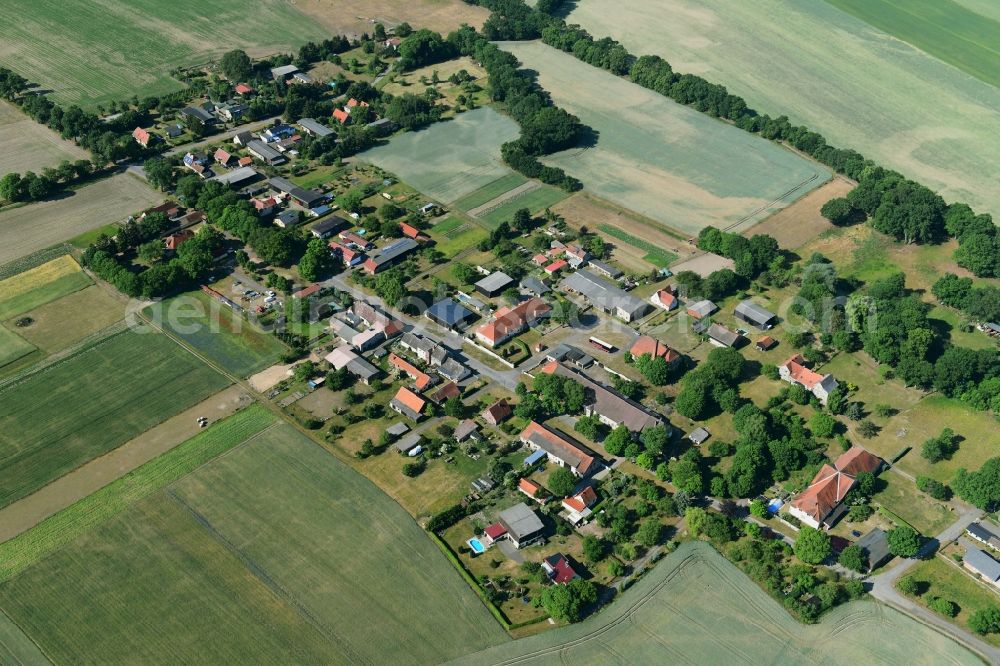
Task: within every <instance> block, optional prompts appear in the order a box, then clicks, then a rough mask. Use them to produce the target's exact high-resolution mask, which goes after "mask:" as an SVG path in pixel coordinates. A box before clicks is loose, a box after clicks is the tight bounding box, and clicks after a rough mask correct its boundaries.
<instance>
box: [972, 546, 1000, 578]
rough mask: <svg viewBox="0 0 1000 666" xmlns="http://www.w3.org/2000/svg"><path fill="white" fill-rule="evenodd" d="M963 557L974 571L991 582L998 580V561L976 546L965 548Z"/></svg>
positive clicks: (999, 567) (999, 570) (999, 572)
mask: <svg viewBox="0 0 1000 666" xmlns="http://www.w3.org/2000/svg"><path fill="white" fill-rule="evenodd" d="M963 559H964V561H965V563H966V564H968V565H969V566H970V567H972V568H973V569H974V570H975V571H976V573H978V574H979V575H980V576H982V577H983V578H985V579H986V580H988V581H990V582H991V583H995V582H996V581H998V580H1000V562H997V561H996V560H994V559H993V558H992V557H990V556H989V555H987V554H986V553H984V552H983V551H981V550H979V549H978V548H966V549H965V557H964V558H963Z"/></svg>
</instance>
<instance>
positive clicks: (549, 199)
mask: <svg viewBox="0 0 1000 666" xmlns="http://www.w3.org/2000/svg"><path fill="white" fill-rule="evenodd" d="M568 196H569V193H568V192H565V191H563V190H560V189H559V188H557V187H552V186H550V185H541V186H539V187H536V188H534V189H532V190H528V191H526V192H524V193H520V194H517V195H514V196H512V197H511V198H509V199H507V200H505V201H503V203H501V204H500V205H498V206H496V207H495V208H491V209H490V210H489V211H484V212H482V213H480V214H479V215H477V217H479V219H481V220H483V221H484V222H486V223H487V224H488V225H490V226H491V227H498V226H500V223H501V222H510V221H511V220H512V219H514V213H515V212H517V211H518V210H520V209H521V208H527V209H528V210H529V211H531V213H532V214H533V215H534V214H538V213H540V212H542V211H543V210H545V209H546V208H549V207H550V206H554V205H556V204H557V203H559V202H560V201H562V200H563V199H565V198H566V197H568Z"/></svg>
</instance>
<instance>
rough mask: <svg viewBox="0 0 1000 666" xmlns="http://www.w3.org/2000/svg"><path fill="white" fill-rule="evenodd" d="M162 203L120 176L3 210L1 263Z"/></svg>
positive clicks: (138, 183) (147, 189) (160, 198)
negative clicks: (68, 193)
mask: <svg viewBox="0 0 1000 666" xmlns="http://www.w3.org/2000/svg"><path fill="white" fill-rule="evenodd" d="M0 31H2V28H0ZM161 201H163V196H162V195H160V194H158V193H157V192H156V191H154V190H153V189H152V188H150V187H149V185H147V184H146V183H145V182H143V181H142V180H140V179H139V178H137V177H135V176H133V175H131V174H127V173H122V174H118V175H116V176H112V177H111V178H104V179H102V180H99V181H97V182H95V183H92V184H90V185H87V186H86V187H83V188H81V189H79V190H76V191H74V192H73V193H72V194H71V195H70V196H67V197H65V198H63V199H56V200H53V201H42V202H39V203H33V204H29V205H27V206H21V207H20V208H14V209H12V210H8V211H5V212H3V213H0V264H4V263H7V262H8V261H12V260H14V259H16V258H18V257H23V256H24V255H26V254H31V253H32V252H37V251H38V250H42V249H45V248H47V247H50V246H52V245H56V244H57V243H61V242H63V241H65V240H67V239H69V238H72V237H74V236H77V235H78V234H81V233H83V232H85V231H89V230H91V229H96V228H97V227H101V226H104V225H106V224H108V223H109V222H115V221H118V220H122V219H124V218H126V217H128V216H129V215H131V214H132V213H135V212H138V211H140V210H143V209H144V208H149V207H150V206H153V205H155V204H157V203H160V202H161Z"/></svg>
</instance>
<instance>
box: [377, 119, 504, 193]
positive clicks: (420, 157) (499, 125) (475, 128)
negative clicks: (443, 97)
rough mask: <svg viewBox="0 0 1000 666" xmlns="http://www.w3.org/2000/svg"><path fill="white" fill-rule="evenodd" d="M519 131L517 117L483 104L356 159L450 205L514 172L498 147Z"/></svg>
mask: <svg viewBox="0 0 1000 666" xmlns="http://www.w3.org/2000/svg"><path fill="white" fill-rule="evenodd" d="M520 133H521V130H520V128H519V127H518V126H517V123H516V122H514V121H513V120H511V119H510V118H508V117H507V116H504V115H502V114H501V113H499V112H497V111H494V110H493V109H492V108H490V107H488V106H484V107H480V108H478V109H475V110H474V111H468V112H466V113H462V114H459V115H458V116H455V118H453V119H452V120H449V121H447V122H442V123H435V124H434V125H431V126H430V127H428V128H426V129H422V130H419V131H417V132H407V133H406V134H402V135H400V136H396V137H393V138H392V140H390V141H389V142H388V143H385V144H383V145H381V146H377V147H375V148H372V149H370V150H367V151H365V152H364V153H362V154H361V155H360V159H362V160H365V161H367V162H371V163H373V164H376V165H378V166H379V167H381V168H383V169H385V170H386V171H391V172H392V173H394V174H396V175H397V176H399V178H400V179H401V180H402V181H403V182H405V183H407V184H408V185H412V186H413V187H415V188H416V189H418V190H419V191H421V192H423V193H424V194H426V195H427V196H429V197H432V198H434V199H437V200H438V201H443V202H444V203H448V204H450V203H452V202H454V201H457V200H459V199H461V198H462V197H465V196H468V195H470V194H472V193H473V192H475V191H477V190H479V189H480V188H482V187H484V186H486V185H488V184H490V183H492V182H494V181H496V180H497V179H498V178H502V177H504V176H510V175H511V173H513V172H512V171H511V170H510V169H509V168H508V167H506V166H505V165H504V164H503V162H502V161H501V159H500V146H501V145H502V144H504V143H506V142H507V141H511V140H513V139H516V138H517V137H518V136H520ZM501 194H502V193H501Z"/></svg>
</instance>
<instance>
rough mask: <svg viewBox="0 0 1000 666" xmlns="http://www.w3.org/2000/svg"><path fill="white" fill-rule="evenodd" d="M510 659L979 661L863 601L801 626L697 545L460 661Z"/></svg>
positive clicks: (918, 625) (712, 553)
mask: <svg viewBox="0 0 1000 666" xmlns="http://www.w3.org/2000/svg"><path fill="white" fill-rule="evenodd" d="M848 628H849V630H848ZM886 636H892V638H893V640H891V641H887V640H885V637H886ZM513 661H516V662H517V663H528V664H550V663H557V662H558V663H567V664H573V663H592V664H597V663H635V664H655V663H687V662H691V663H704V664H733V663H755V664H771V663H782V664H816V663H839V664H851V663H918V662H922V663H934V664H940V663H950V664H970V665H971V664H979V663H980V661H979V659H978V658H977V657H976V656H975V655H974V654H973V653H971V652H969V651H968V650H966V649H965V648H964V647H962V646H960V645H959V644H958V643H955V642H953V641H952V640H951V639H949V638H947V637H945V636H944V635H942V634H940V633H938V632H937V631H935V630H934V629H931V628H929V627H926V626H925V625H923V624H921V623H920V622H917V621H916V620H912V619H910V618H908V617H906V616H905V615H903V614H902V613H900V612H898V611H895V610H893V609H892V608H889V607H887V606H883V605H879V604H875V603H872V602H868V601H858V602H854V603H850V604H847V605H845V606H840V607H838V608H836V609H834V610H833V611H832V612H830V613H828V614H826V615H825V616H824V617H823V618H822V620H820V622H819V623H818V624H815V625H802V624H799V623H798V622H796V621H795V620H794V619H793V618H792V617H791V616H790V615H789V614H788V613H787V612H786V611H785V610H784V609H783V608H782V607H781V606H780V605H778V604H777V603H775V602H774V600H772V599H771V598H770V597H769V596H768V595H767V593H765V592H764V591H763V590H761V589H760V588H759V587H757V586H756V585H755V584H754V583H753V582H752V581H751V580H750V579H749V578H747V577H746V576H744V575H743V574H742V573H741V572H740V571H739V570H738V569H737V568H736V567H735V566H733V565H732V564H730V563H729V562H727V561H726V560H724V559H723V558H722V556H721V555H719V554H718V553H716V552H715V551H714V550H712V548H711V546H709V545H707V544H705V543H686V544H683V545H681V546H680V548H678V550H677V551H676V552H674V553H673V554H671V555H668V556H667V557H666V558H664V559H663V560H662V561H661V562H660V563H659V564H657V565H656V568H655V569H653V571H652V572H651V573H648V574H647V575H646V576H644V577H643V578H642V579H641V580H640V581H639V582H638V583H637V584H636V585H634V586H633V587H631V588H630V589H629V590H628V591H626V592H625V593H624V594H623V595H622V597H621V598H620V599H616V600H615V603H614V605H612V606H611V607H610V608H608V609H606V610H604V611H603V612H601V613H600V614H598V615H596V616H593V617H590V618H589V619H587V620H585V621H583V622H582V623H579V624H575V625H571V626H568V627H562V628H559V629H556V630H554V631H549V632H546V633H544V634H541V635H538V636H531V637H529V638H524V639H521V640H518V641H515V642H514V643H512V644H507V645H503V646H498V647H494V648H491V649H489V650H486V651H483V652H479V653H476V654H471V655H468V656H467V657H465V658H464V659H463V660H461V661H460V662H459V663H465V664H499V663H511V662H513Z"/></svg>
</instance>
